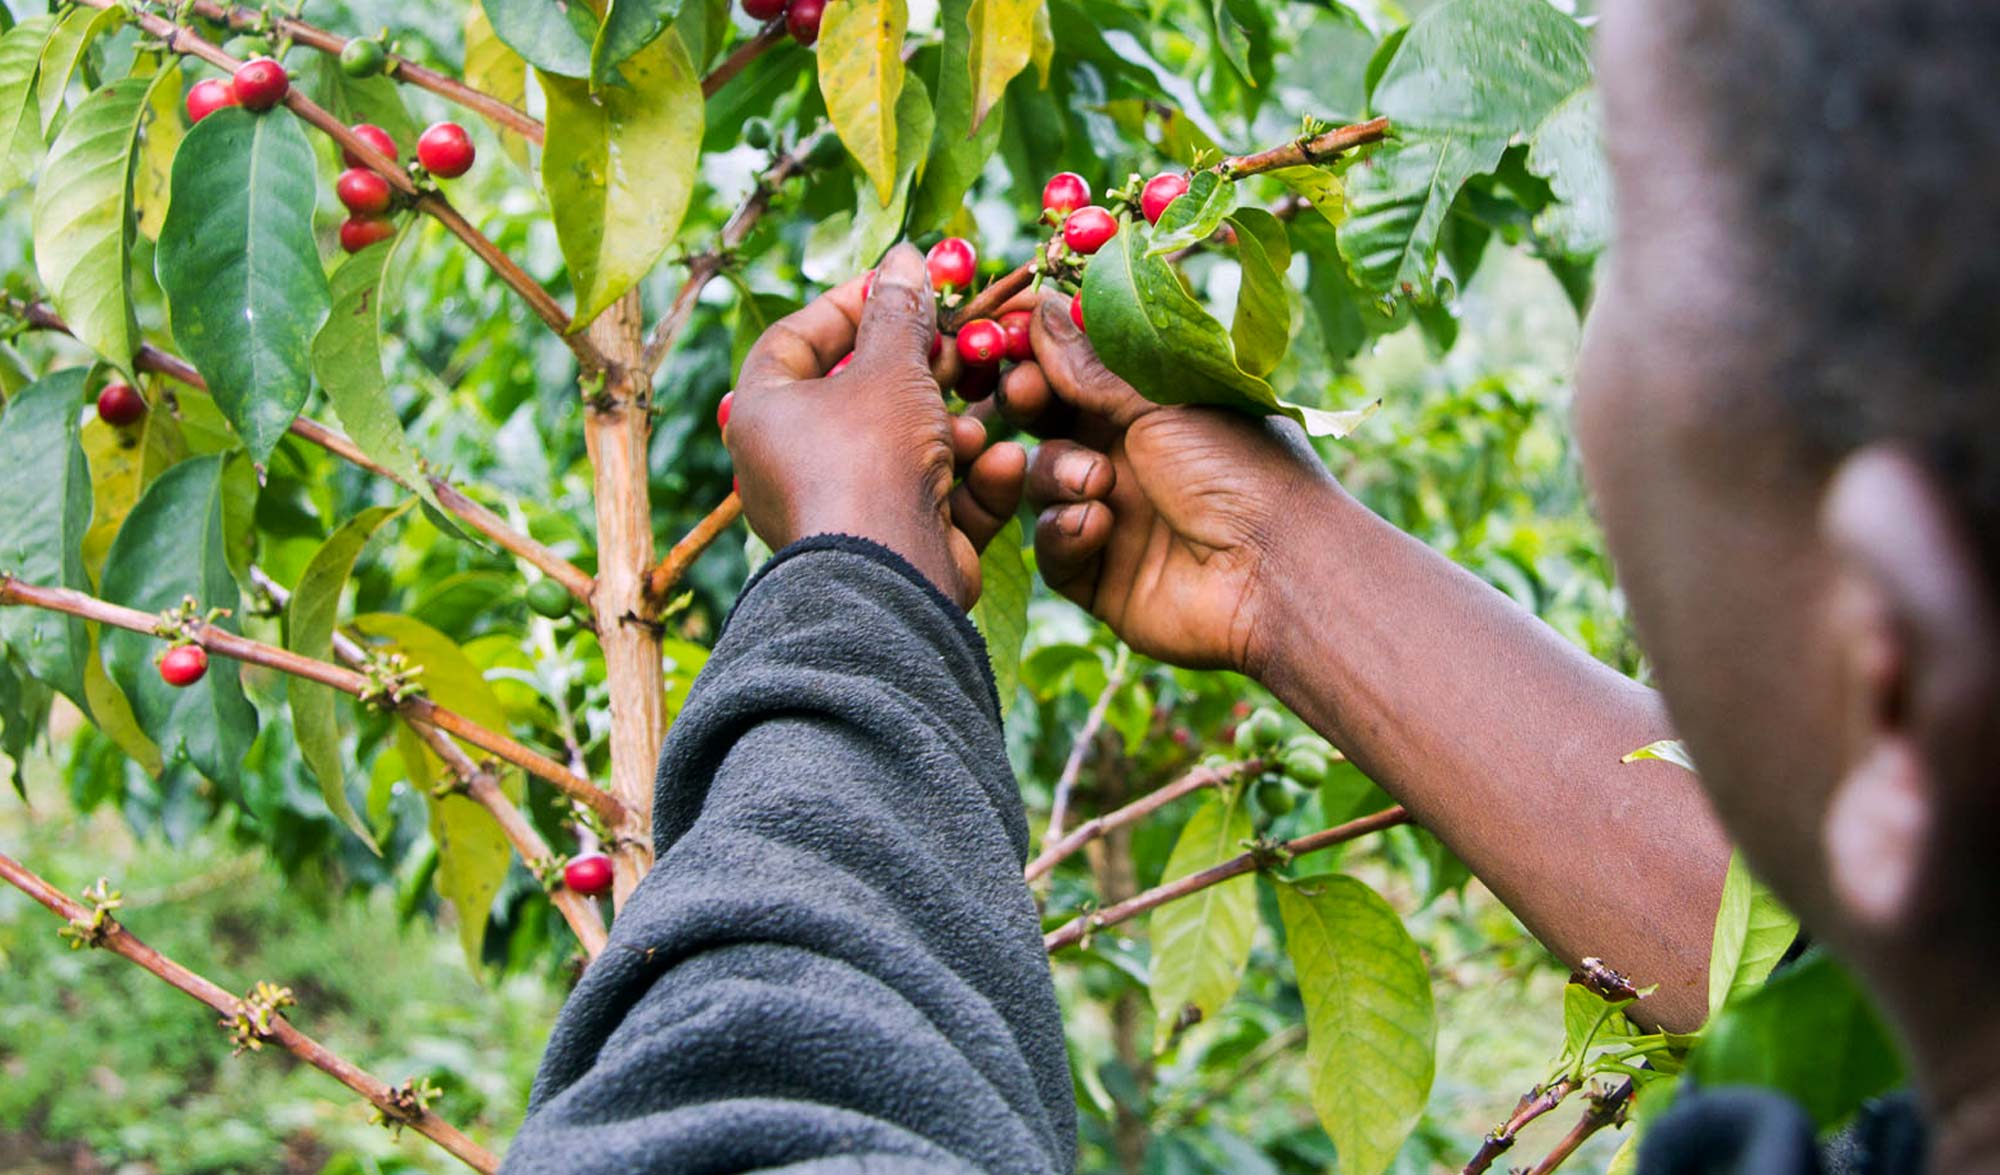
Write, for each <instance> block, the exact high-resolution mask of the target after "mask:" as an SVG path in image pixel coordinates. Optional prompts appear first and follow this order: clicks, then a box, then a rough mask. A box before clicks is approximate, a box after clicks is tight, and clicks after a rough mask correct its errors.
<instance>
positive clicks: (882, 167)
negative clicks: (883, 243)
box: [818, 0, 910, 207]
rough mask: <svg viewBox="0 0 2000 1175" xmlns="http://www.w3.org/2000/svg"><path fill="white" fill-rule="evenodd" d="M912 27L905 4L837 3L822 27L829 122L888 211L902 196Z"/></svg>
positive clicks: (878, 0)
mask: <svg viewBox="0 0 2000 1175" xmlns="http://www.w3.org/2000/svg"><path fill="white" fill-rule="evenodd" d="M909 23H910V16H909V12H908V10H907V9H906V8H905V6H904V2H903V0H833V2H832V3H830V4H828V5H827V6H826V15H825V16H824V17H822V18H821V21H820V26H819V50H818V52H819V90H820V93H821V95H823V96H824V97H825V98H826V114H827V117H828V118H829V119H831V120H832V121H833V129H834V130H836V131H838V132H839V133H840V141H841V142H842V143H845V144H846V145H847V151H848V154H850V155H852V156H854V158H855V161H856V162H858V163H859V164H860V165H861V171H862V173H863V174H864V175H866V176H867V177H868V178H869V180H870V181H871V182H873V183H874V185H875V196H876V199H877V201H878V202H880V203H881V204H882V205H883V206H884V207H887V206H888V204H889V202H890V201H891V200H892V199H894V198H895V194H896V99H897V98H898V97H900V96H901V94H902V92H903V30H904V29H905V28H907V27H908V26H909Z"/></svg>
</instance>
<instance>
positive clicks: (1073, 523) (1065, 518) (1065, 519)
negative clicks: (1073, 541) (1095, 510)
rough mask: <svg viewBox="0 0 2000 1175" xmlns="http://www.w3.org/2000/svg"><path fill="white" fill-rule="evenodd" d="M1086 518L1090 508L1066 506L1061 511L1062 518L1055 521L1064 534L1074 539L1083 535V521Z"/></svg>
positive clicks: (1088, 515)
mask: <svg viewBox="0 0 2000 1175" xmlns="http://www.w3.org/2000/svg"><path fill="white" fill-rule="evenodd" d="M1088 517H1090V507H1088V506H1083V505H1076V506H1068V507H1065V508H1064V509H1063V512H1062V517H1061V518H1058V519H1057V520H1056V525H1057V526H1059V527H1061V528H1062V532H1063V533H1064V534H1066V535H1068V536H1069V537H1071V538H1075V537H1076V536H1078V535H1080V534H1082V533H1083V520H1084V519H1086V518H1088Z"/></svg>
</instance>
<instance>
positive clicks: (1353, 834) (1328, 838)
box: [1042, 807, 1410, 954]
mask: <svg viewBox="0 0 2000 1175" xmlns="http://www.w3.org/2000/svg"><path fill="white" fill-rule="evenodd" d="M1409 822H1410V814H1409V812H1408V811H1406V810H1405V809H1403V808H1400V807H1398V808H1385V809H1383V810H1382V811H1380V812H1377V813H1375V814H1374V815H1372V816H1363V817H1361V818H1360V819H1359V820H1349V821H1348V822H1347V823H1345V824H1340V825H1336V826H1334V827H1332V828H1329V829H1326V830H1324V831H1321V832H1315V833H1312V834H1310V835H1308V836H1302V837H1299V838H1298V839H1296V840H1288V841H1286V842H1285V843H1284V844H1282V845H1277V846H1274V847H1272V848H1268V849H1266V848H1260V849H1257V850H1254V851H1251V852H1247V853H1244V854H1243V855H1242V856H1240V857H1231V858H1230V859H1229V860H1227V861H1224V862H1223V863H1222V864H1220V865H1213V866H1210V867H1209V868H1207V869H1204V870H1202V871H1201V872H1199V873H1190V874H1188V875H1187V876H1186V877H1183V878H1180V879H1179V880H1177V881H1170V882H1168V883H1167V884H1165V885H1156V886H1154V887H1153V888H1152V889H1149V890H1147V891H1146V892H1145V893H1142V894H1138V895H1136V896H1134V897H1131V898H1128V899H1126V900H1125V901H1122V902H1119V903H1118V904H1117V905H1115V906H1106V907H1105V908H1104V909H1102V910H1098V911H1096V912H1095V913H1091V914H1084V915H1081V916H1079V917H1077V918H1074V919H1072V920H1070V921H1068V922H1065V923H1063V924H1062V925H1061V926H1059V927H1057V928H1056V929H1054V930H1051V931H1050V932H1049V933H1047V934H1046V935H1043V936H1042V946H1043V947H1044V948H1045V949H1046V950H1047V951H1048V952H1049V953H1050V954H1054V953H1055V952H1057V951H1059V950H1062V949H1063V948H1064V947H1068V946H1074V945H1076V944H1077V943H1079V942H1082V941H1083V940H1084V939H1085V938H1086V937H1088V936H1089V935H1090V934H1091V933H1093V932H1094V931H1098V930H1102V929H1103V928H1105V927H1107V926H1116V925H1117V924H1118V923H1120V922H1125V921H1128V920H1130V919H1133V918H1136V917H1138V916H1139V915H1141V914H1143V913H1145V912H1146V911H1148V910H1151V909H1153V908H1154V907H1156V906H1164V905H1166V904H1167V903H1168V902H1171V901H1177V900H1178V899H1180V898H1184V897H1187V896H1188V895H1190V894H1196V893H1200V892H1201V891H1202V890H1205V889H1207V888H1208V887H1209V886H1211V885H1219V884H1221V883H1222V882H1225V881H1228V880H1229V879H1230V878H1232V877H1241V876H1242V875H1243V874H1245V873H1253V872H1255V871H1257V870H1258V869H1261V868H1264V867H1265V866H1267V865H1269V864H1270V863H1271V862H1272V861H1273V860H1274V859H1276V858H1278V857H1303V856H1305V855H1306V854H1307V853H1316V852H1318V851H1320V850H1321V849H1330V848H1332V847H1333V846H1334V845H1338V844H1345V843H1347V842H1348V841H1351V840H1356V839H1359V838H1361V837H1364V836H1367V835H1368V834H1369V833H1372V832H1380V831H1382V830H1383V829H1385V828H1394V827H1395V826H1396V825H1398V824H1408V823H1409Z"/></svg>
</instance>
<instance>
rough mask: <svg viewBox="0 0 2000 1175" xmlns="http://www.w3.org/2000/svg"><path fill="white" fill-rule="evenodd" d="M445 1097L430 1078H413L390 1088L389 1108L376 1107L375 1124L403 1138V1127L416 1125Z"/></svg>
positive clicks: (394, 1135) (392, 1135)
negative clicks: (434, 1103) (436, 1102)
mask: <svg viewBox="0 0 2000 1175" xmlns="http://www.w3.org/2000/svg"><path fill="white" fill-rule="evenodd" d="M443 1096H444V1090H442V1089H439V1088H438V1087H437V1086H435V1085H433V1084H431V1079H430V1078H428V1077H413V1078H411V1079H410V1080H408V1081H405V1082H403V1084H401V1085H392V1086H390V1087H389V1092H388V1094H387V1099H388V1102H389V1104H388V1105H387V1106H380V1105H378V1106H376V1107H375V1116H374V1119H373V1120H374V1123H375V1125H377V1126H383V1127H387V1128H388V1131H389V1134H390V1136H391V1137H394V1138H401V1137H402V1136H403V1127H405V1126H411V1125H414V1124H415V1123H416V1122H417V1121H418V1120H420V1119H421V1118H422V1117H423V1116H424V1115H425V1114H426V1113H427V1112H429V1110H430V1108H431V1103H432V1102H434V1101H436V1100H437V1099H439V1098H441V1097H443Z"/></svg>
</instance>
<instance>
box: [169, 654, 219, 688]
mask: <svg viewBox="0 0 2000 1175" xmlns="http://www.w3.org/2000/svg"><path fill="white" fill-rule="evenodd" d="M207 672H208V650H207V649H204V648H202V647H201V646H200V645H175V646H174V647H173V648H171V649H168V650H167V653H166V656H164V657H161V658H160V680H161V681H164V682H166V683H167V684H168V685H171V686H173V687H175V688H176V689H185V688H187V687H188V686H191V685H193V684H194V683H195V682H197V681H200V680H201V678H202V675H203V674H205V673H207Z"/></svg>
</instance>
